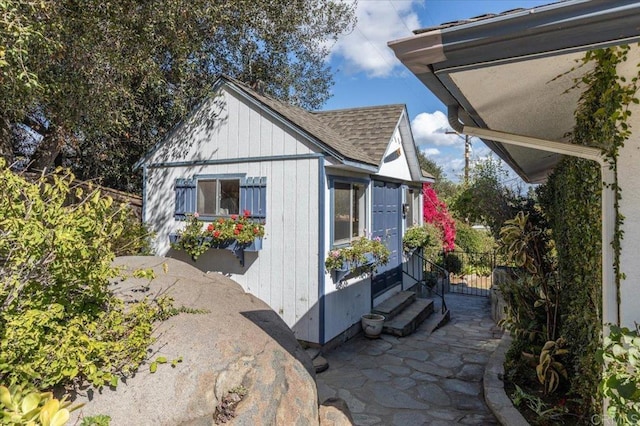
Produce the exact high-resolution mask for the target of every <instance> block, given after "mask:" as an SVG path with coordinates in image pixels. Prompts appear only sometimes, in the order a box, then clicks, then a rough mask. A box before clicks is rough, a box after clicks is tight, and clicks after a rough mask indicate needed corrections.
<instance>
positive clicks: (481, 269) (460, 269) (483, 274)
mask: <svg viewBox="0 0 640 426" xmlns="http://www.w3.org/2000/svg"><path fill="white" fill-rule="evenodd" d="M441 258H443V259H444V260H442V263H441V264H442V265H443V266H444V267H445V269H446V270H447V271H449V283H450V285H449V293H458V294H469V295H473V296H484V297H489V295H490V293H491V284H492V279H491V272H492V271H493V268H494V267H495V265H496V256H495V253H494V252H487V253H473V252H464V251H453V252H449V253H447V254H446V255H442V256H441Z"/></svg>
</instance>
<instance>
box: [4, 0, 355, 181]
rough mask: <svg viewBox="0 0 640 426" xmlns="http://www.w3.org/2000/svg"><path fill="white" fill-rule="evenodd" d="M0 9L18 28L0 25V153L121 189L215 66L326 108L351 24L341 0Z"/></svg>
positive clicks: (22, 2)
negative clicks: (337, 48)
mask: <svg viewBox="0 0 640 426" xmlns="http://www.w3.org/2000/svg"><path fill="white" fill-rule="evenodd" d="M0 10H2V11H3V12H4V15H2V14H0V15H2V16H3V18H0V19H4V20H8V21H10V22H9V23H8V24H6V25H7V27H8V28H9V27H10V28H14V27H15V28H17V30H16V31H17V32H15V33H16V34H18V35H13V34H14V33H10V32H7V34H5V32H1V33H0V37H1V38H0V52H4V53H0V72H2V74H0V76H1V78H2V83H3V84H2V85H1V86H2V89H0V90H2V93H1V95H2V96H1V98H2V102H3V104H2V107H3V108H2V109H0V123H4V124H5V125H4V129H5V131H4V132H3V133H2V134H1V135H0V137H1V139H0V140H1V141H2V143H0V146H5V147H10V152H9V151H8V148H7V149H5V150H3V151H2V155H3V156H4V157H5V158H7V159H8V160H9V161H12V160H13V157H14V156H15V157H17V158H19V159H22V160H23V161H22V164H26V163H27V162H31V167H32V168H45V167H51V166H53V165H68V166H70V167H72V169H73V170H74V171H75V172H76V174H77V175H78V177H80V178H82V179H87V178H95V177H101V178H102V179H103V181H102V182H103V183H104V184H106V185H109V186H113V187H116V188H119V189H124V190H134V189H137V188H138V186H139V176H137V175H134V174H132V172H131V166H132V165H133V163H134V162H135V161H136V160H138V159H139V158H140V156H142V154H143V153H144V152H145V151H146V150H147V149H148V148H149V147H150V146H151V145H152V144H153V143H155V142H156V141H158V140H159V139H160V138H162V137H163V135H164V134H165V133H166V132H167V131H168V129H169V128H170V127H172V126H173V125H174V124H175V123H176V122H177V121H178V120H179V119H181V118H182V117H183V116H184V115H185V114H186V113H187V112H188V111H189V110H190V109H192V108H193V107H194V106H195V104H197V103H198V102H199V101H200V100H201V99H202V98H203V97H204V96H206V95H207V93H208V92H209V90H210V89H211V85H212V83H213V82H214V81H215V79H216V77H217V76H218V75H219V74H220V73H224V74H228V75H230V76H232V77H235V78H238V79H239V80H242V81H245V82H248V83H250V84H256V85H258V86H259V87H260V89H261V90H263V91H264V92H265V93H268V94H270V95H273V96H275V97H277V98H280V99H283V100H285V101H289V102H292V103H294V104H296V105H300V106H303V107H306V108H311V109H313V108H318V107H319V106H321V105H322V103H323V102H324V101H326V99H327V98H328V96H329V88H330V86H331V84H332V76H331V73H330V70H329V68H328V67H327V65H326V62H325V59H326V57H327V55H328V53H329V48H330V45H331V42H332V41H333V40H335V39H336V38H337V37H338V36H339V35H340V34H342V33H343V32H345V31H348V30H349V29H350V28H351V26H352V25H353V22H354V5H350V4H346V3H343V2H340V1H337V0H312V1H303V0H296V1H291V2H274V1H271V0H252V1H247V0H229V1H225V2H211V1H208V0H190V1H187V0H159V1H154V2H147V1H142V0H121V1H117V2H104V1H99V0H86V1H83V2H78V1H77V0H60V1H46V0H45V1H42V2H35V1H29V0H0ZM7 11H8V12H7ZM2 23H3V24H5V22H4V21H3V22H2ZM12 25H13V26H12ZM9 33H10V34H9ZM13 38H18V39H19V40H24V42H22V43H18V44H16V42H15V40H13ZM7 46H13V47H11V48H7ZM43 47H45V48H43ZM25 76H26V77H25ZM5 83H9V84H5ZM12 93H17V94H19V95H20V96H11V94H12ZM8 100H10V101H8Z"/></svg>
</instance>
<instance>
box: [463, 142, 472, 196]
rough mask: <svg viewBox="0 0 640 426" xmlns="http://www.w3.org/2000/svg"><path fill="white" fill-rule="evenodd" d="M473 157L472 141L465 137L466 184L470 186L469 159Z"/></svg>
mask: <svg viewBox="0 0 640 426" xmlns="http://www.w3.org/2000/svg"><path fill="white" fill-rule="evenodd" d="M470 156H471V141H470V140H469V135H464V184H465V185H468V184H469V157H470Z"/></svg>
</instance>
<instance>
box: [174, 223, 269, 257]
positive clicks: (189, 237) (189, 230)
mask: <svg viewBox="0 0 640 426" xmlns="http://www.w3.org/2000/svg"><path fill="white" fill-rule="evenodd" d="M174 237H175V238H174V239H175V240H176V241H172V242H171V247H172V248H174V249H175V250H185V251H186V252H187V253H189V254H191V256H192V258H193V259H194V260H195V259H196V258H197V257H198V256H199V255H200V254H202V253H203V252H204V251H206V250H207V249H209V248H211V247H215V248H220V247H226V246H228V245H229V244H232V243H234V242H235V243H236V244H239V245H240V246H241V247H249V246H251V245H252V243H254V241H255V239H256V238H262V237H264V224H263V223H260V222H254V221H252V220H251V219H249V218H248V217H246V216H240V217H238V215H233V216H231V217H229V218H226V219H225V218H218V219H216V220H215V221H214V222H213V223H209V224H207V225H203V223H202V222H201V221H200V220H199V219H198V218H197V217H195V215H190V217H189V218H188V220H187V223H186V226H185V227H184V229H182V230H181V231H178V233H177V235H174Z"/></svg>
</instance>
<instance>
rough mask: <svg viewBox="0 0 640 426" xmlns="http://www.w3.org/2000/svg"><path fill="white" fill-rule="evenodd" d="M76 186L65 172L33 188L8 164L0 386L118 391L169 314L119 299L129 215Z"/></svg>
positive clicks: (2, 208)
mask: <svg viewBox="0 0 640 426" xmlns="http://www.w3.org/2000/svg"><path fill="white" fill-rule="evenodd" d="M73 180H74V177H73V175H71V174H70V173H69V172H65V171H63V170H58V171H57V172H56V173H53V174H51V175H44V176H42V177H41V178H40V179H38V180H36V181H35V182H31V181H28V180H26V179H24V178H22V177H21V176H19V175H16V174H14V173H13V172H11V171H10V170H9V169H8V168H6V167H5V164H4V162H3V161H2V160H0V347H1V348H2V350H1V351H0V383H3V384H18V385H20V386H22V385H25V386H26V387H29V388H33V387H35V388H39V389H46V388H50V387H52V386H55V385H59V384H74V383H75V384H77V383H80V382H81V381H82V380H84V379H86V380H89V381H90V382H91V383H93V384H94V385H96V386H103V385H113V386H115V385H116V384H117V382H118V377H119V376H120V375H126V374H130V373H132V372H133V371H135V369H136V368H137V366H138V365H139V364H140V362H142V361H143V360H144V359H145V358H146V350H147V348H148V346H149V345H150V343H151V342H152V337H151V332H152V330H153V326H152V324H153V322H154V321H155V320H156V319H159V318H161V317H162V315H164V311H165V310H166V303H164V302H163V304H162V305H159V304H156V303H152V302H151V301H146V300H145V301H142V302H139V303H135V304H131V305H129V306H127V307H126V308H125V306H124V303H123V302H121V301H120V300H118V299H116V298H115V297H114V296H113V294H112V293H111V291H110V288H109V282H110V281H109V280H110V279H111V278H114V277H116V276H118V275H119V271H118V270H117V269H115V268H113V267H112V266H111V262H112V261H113V259H114V256H115V255H114V250H115V249H116V248H117V244H118V243H117V241H118V240H119V238H120V237H121V236H122V235H123V232H127V231H126V229H129V228H130V226H129V225H128V221H129V220H130V213H129V212H128V210H127V209H126V208H124V207H121V208H120V207H116V206H114V204H113V201H112V200H111V199H110V198H108V197H102V196H101V194H100V192H99V191H90V192H86V193H85V192H83V191H82V190H81V189H79V188H74V187H73V183H72V182H73ZM72 199H77V200H78V201H77V202H70V201H69V200H72ZM158 302H160V300H158Z"/></svg>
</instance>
